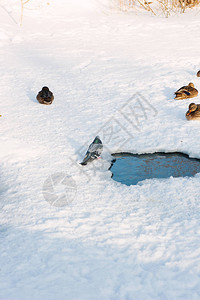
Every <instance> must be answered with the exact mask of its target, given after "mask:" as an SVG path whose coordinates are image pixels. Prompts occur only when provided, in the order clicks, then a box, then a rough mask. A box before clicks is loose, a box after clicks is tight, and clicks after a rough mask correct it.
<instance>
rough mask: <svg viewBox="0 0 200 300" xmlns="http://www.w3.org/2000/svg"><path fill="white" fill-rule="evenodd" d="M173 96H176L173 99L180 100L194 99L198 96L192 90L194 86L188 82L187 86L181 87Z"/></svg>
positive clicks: (194, 90)
mask: <svg viewBox="0 0 200 300" xmlns="http://www.w3.org/2000/svg"><path fill="white" fill-rule="evenodd" d="M174 94H175V95H176V96H175V98H174V99H176V100H181V99H188V98H193V97H196V96H197V95H198V91H197V89H195V88H194V84H193V83H192V82H190V83H189V84H188V85H186V86H182V87H181V88H180V89H179V90H177V91H176V92H175V93H174Z"/></svg>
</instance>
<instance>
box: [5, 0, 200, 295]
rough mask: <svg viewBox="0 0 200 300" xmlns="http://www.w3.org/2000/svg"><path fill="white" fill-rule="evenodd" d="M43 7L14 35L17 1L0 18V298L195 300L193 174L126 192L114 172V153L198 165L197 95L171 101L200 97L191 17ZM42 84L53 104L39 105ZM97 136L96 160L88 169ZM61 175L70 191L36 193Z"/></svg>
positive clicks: (199, 252) (62, 4)
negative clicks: (86, 159)
mask: <svg viewBox="0 0 200 300" xmlns="http://www.w3.org/2000/svg"><path fill="white" fill-rule="evenodd" d="M47 2H48V3H49V4H48V3H47ZM47 2H46V1H43V2H41V1H39V0H38V1H34V2H33V3H32V2H31V1H30V2H29V3H27V5H26V8H25V9H24V15H23V22H22V26H19V20H20V7H19V3H18V1H11V0H9V1H1V6H0V17H1V28H0V54H1V55H0V66H1V68H0V75H1V83H2V84H1V106H0V114H1V115H2V117H1V118H0V123H1V126H0V134H1V146H0V158H1V168H0V179H1V185H0V199H1V202H0V208H1V210H0V220H1V221H0V222H1V223H0V224H1V225H0V241H1V247H0V300H19V299H20V300H43V299H47V300H56V299H70V300H73V299H74V300H77V299H78V300H79V299H81V300H84V299H86V300H90V299H91V300H98V299H104V300H107V299H108V300H111V299H112V300H119V299H120V300H121V299H126V300H129V299H131V300H133V299H136V300H149V299H153V300H156V299H170V300H171V299H179V300H183V299H184V300H196V299H197V300H199V299H200V285H199V276H200V248H199V235H200V229H199V228H200V226H199V225H200V222H199V213H200V209H199V192H200V189H199V186H200V175H199V174H197V175H196V176H194V177H191V178H187V177H186V178H173V177H170V178H169V179H164V180H160V179H152V180H145V181H143V182H141V183H139V184H137V185H135V186H130V187H128V186H125V185H122V184H120V183H117V182H115V181H113V180H112V179H111V172H110V171H109V170H108V168H109V166H110V161H111V159H112V157H111V155H110V153H113V152H122V151H123V152H132V153H147V152H148V153H153V152H156V151H164V152H169V151H170V152H172V151H179V152H184V153H187V154H189V155H190V156H191V157H197V158H200V152H199V149H200V139H199V126H200V123H199V122H198V121H191V122H189V121H187V120H186V119H185V112H186V111H187V108H188V105H189V103H190V102H193V101H194V102H196V103H198V101H199V96H198V97H197V98H196V99H192V101H191V100H183V101H175V100H174V99H173V92H174V91H175V90H177V89H178V88H179V87H181V86H182V85H185V84H188V83H189V82H191V81H192V82H194V84H195V87H197V88H198V86H199V78H197V77H196V72H197V71H198V70H199V69H200V58H199V45H200V35H199V30H200V20H199V14H198V13H199V10H188V12H187V13H185V14H182V15H174V16H171V17H170V18H168V19H164V18H162V17H159V16H158V17H154V16H151V15H149V14H142V13H141V12H131V13H130V14H128V13H120V12H117V11H113V10H109V5H106V1H105V2H103V3H104V4H105V5H102V4H101V3H100V2H99V1H97V2H95V1H94V0H93V1H92V0H91V1H84V5H83V2H81V1H78V0H76V1H73V5H72V4H71V1H64V0H60V1H59V3H58V2H56V1H47ZM2 6H3V8H2ZM5 9H6V10H5ZM16 23H17V24H16ZM44 85H47V86H49V88H50V90H51V91H52V92H53V93H54V96H55V100H54V102H53V104H52V105H51V106H43V105H40V104H39V103H38V102H37V101H36V99H35V97H36V94H37V92H38V91H39V90H41V88H42V86H44ZM96 135H99V136H100V138H101V139H102V141H103V144H104V151H103V154H102V159H98V160H96V161H95V162H94V163H93V164H91V165H88V166H86V167H82V166H80V165H79V162H80V161H81V160H82V159H83V156H84V154H85V152H86V150H87V147H88V145H89V144H90V143H91V142H92V141H93V139H94V137H95V136H96ZM62 173H63V174H65V175H66V176H68V177H67V178H69V181H68V183H69V182H72V181H71V180H73V182H74V183H75V185H76V186H77V192H76V193H75V191H74V190H73V189H72V190H71V192H72V195H73V197H74V198H73V201H72V202H71V203H70V204H69V203H68V202H67V203H68V204H66V203H65V202H63V206H62V205H61V206H59V205H57V206H55V205H50V203H49V202H48V201H46V200H45V198H44V195H43V189H44V183H45V182H46V180H47V179H48V178H52V177H51V176H54V174H56V176H58V174H62ZM59 182H60V183H61V184H63V185H64V192H68V195H69V197H71V196H70V195H71V194H70V189H69V186H67V185H65V184H64V182H63V181H59ZM72 185H73V184H72ZM75 185H74V186H75ZM74 186H73V187H74ZM66 187H67V188H66ZM59 195H61V196H62V189H61V187H60V186H59ZM59 203H60V202H59ZM64 204H66V205H64Z"/></svg>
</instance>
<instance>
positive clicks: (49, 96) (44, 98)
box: [36, 86, 54, 105]
mask: <svg viewBox="0 0 200 300" xmlns="http://www.w3.org/2000/svg"><path fill="white" fill-rule="evenodd" d="M36 98H37V100H38V102H39V103H41V104H46V105H50V104H51V103H52V102H53V100H54V96H53V93H52V92H51V91H50V90H49V88H48V87H47V86H44V87H43V88H42V90H41V91H40V92H39V93H38V94H37V97H36Z"/></svg>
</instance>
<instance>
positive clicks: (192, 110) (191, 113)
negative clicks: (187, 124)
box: [185, 103, 200, 121]
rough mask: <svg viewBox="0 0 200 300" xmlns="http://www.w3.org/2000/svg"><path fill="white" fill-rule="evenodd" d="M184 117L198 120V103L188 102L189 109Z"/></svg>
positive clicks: (199, 115)
mask: <svg viewBox="0 0 200 300" xmlns="http://www.w3.org/2000/svg"><path fill="white" fill-rule="evenodd" d="M185 116H186V119H188V120H199V121H200V104H195V103H190V105H189V109H188V111H187V112H186V115H185Z"/></svg>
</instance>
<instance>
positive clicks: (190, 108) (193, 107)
mask: <svg viewBox="0 0 200 300" xmlns="http://www.w3.org/2000/svg"><path fill="white" fill-rule="evenodd" d="M195 110H197V105H196V104H195V103H190V105H189V109H188V112H187V116H189V115H190V114H191V113H192V112H194V111H195Z"/></svg>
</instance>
